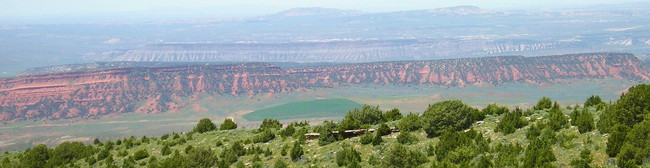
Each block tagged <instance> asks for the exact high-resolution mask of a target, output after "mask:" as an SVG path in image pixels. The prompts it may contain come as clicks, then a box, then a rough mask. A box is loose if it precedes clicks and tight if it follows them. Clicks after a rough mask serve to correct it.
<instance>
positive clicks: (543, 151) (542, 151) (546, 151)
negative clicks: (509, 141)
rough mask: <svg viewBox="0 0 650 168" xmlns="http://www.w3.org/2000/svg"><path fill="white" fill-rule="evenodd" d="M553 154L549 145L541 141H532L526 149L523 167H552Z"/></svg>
mask: <svg viewBox="0 0 650 168" xmlns="http://www.w3.org/2000/svg"><path fill="white" fill-rule="evenodd" d="M555 160H556V159H555V154H554V153H553V149H551V145H550V144H547V143H545V142H544V141H543V140H540V139H534V140H532V141H531V142H530V144H529V145H528V147H526V153H525V155H524V167H554V166H553V162H554V161H555Z"/></svg>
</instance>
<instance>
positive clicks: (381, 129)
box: [377, 124, 391, 136]
mask: <svg viewBox="0 0 650 168" xmlns="http://www.w3.org/2000/svg"><path fill="white" fill-rule="evenodd" d="M377 133H378V134H379V135H380V136H384V135H388V134H390V133H391V131H390V128H389V127H388V125H386V124H380V125H379V128H377Z"/></svg>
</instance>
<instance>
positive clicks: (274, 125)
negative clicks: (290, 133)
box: [259, 118, 282, 130]
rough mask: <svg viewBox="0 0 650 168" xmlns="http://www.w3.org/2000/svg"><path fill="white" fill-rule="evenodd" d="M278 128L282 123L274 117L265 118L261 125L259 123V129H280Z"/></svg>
mask: <svg viewBox="0 0 650 168" xmlns="http://www.w3.org/2000/svg"><path fill="white" fill-rule="evenodd" d="M280 128H282V124H280V121H278V120H276V119H270V118H265V119H264V121H262V125H260V128H259V130H264V129H280Z"/></svg>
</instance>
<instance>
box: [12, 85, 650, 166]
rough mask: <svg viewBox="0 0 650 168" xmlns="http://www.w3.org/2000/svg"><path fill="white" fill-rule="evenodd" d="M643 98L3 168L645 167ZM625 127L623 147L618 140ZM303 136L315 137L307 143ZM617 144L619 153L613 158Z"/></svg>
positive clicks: (222, 138)
mask: <svg viewBox="0 0 650 168" xmlns="http://www.w3.org/2000/svg"><path fill="white" fill-rule="evenodd" d="M649 90H650V85H639V86H636V87H633V88H630V91H629V92H628V93H627V94H625V95H623V96H621V99H620V100H619V101H617V102H614V103H613V104H609V103H605V102H602V101H601V100H600V98H598V97H591V98H589V99H588V101H587V102H586V103H585V106H587V107H581V106H566V107H563V106H561V105H559V104H558V103H557V102H555V103H552V101H551V100H550V99H542V100H540V101H539V102H538V103H537V104H536V105H535V106H534V107H533V108H530V109H519V108H516V109H508V108H506V107H500V106H494V105H490V106H488V107H486V108H484V109H483V110H478V109H475V108H472V107H470V106H468V105H465V104H464V103H462V102H460V101H442V102H438V103H435V104H432V105H430V106H429V108H427V110H425V111H424V112H423V113H422V115H418V114H408V115H405V116H403V117H401V119H400V117H388V116H389V113H385V112H383V111H381V110H379V109H378V108H374V107H371V106H364V107H363V108H360V109H358V110H353V111H351V112H350V113H348V114H347V115H346V117H345V118H344V119H343V120H342V121H341V122H339V123H334V122H324V123H323V124H321V125H312V126H309V125H304V123H295V122H294V123H289V124H285V127H281V125H280V124H279V122H278V121H277V120H265V121H264V122H263V123H262V126H260V128H258V129H250V128H248V129H242V128H238V129H229V130H227V129H225V127H221V130H219V129H216V128H217V127H216V125H219V124H218V123H217V124H214V125H213V123H212V122H211V121H209V120H207V122H204V121H202V122H201V123H202V124H200V125H199V126H197V128H195V129H194V131H192V130H187V131H188V132H186V133H170V134H166V135H163V136H161V137H150V138H147V137H142V138H135V137H130V138H124V139H117V140H110V141H105V142H100V141H99V140H96V141H95V142H94V143H93V144H91V145H83V144H81V143H64V144H61V145H59V146H56V147H53V148H48V147H45V146H36V147H34V148H32V149H28V150H26V151H22V152H11V153H9V152H6V153H4V154H2V155H1V156H0V167H25V166H27V167H30V165H36V166H34V167H38V166H43V167H204V166H205V167H283V166H282V165H285V167H286V166H288V167H338V166H341V165H347V167H392V166H397V167H456V166H458V167H616V166H619V167H636V166H641V167H648V166H650V163H649V161H648V159H647V158H648V154H647V153H644V152H643V151H647V150H648V149H650V146H648V145H647V144H648V143H647V142H648V136H650V129H647V128H650V120H647V118H650V117H647V116H650V114H649V113H648V111H649V110H648V108H650V106H649V105H648V104H647V103H648V102H650V101H649V100H650V99H648V98H650V96H648V94H650V92H648V91H649ZM621 109H623V110H621ZM391 112H392V113H391V114H395V113H394V112H395V110H391ZM397 112H398V111H397ZM398 113H399V112H398ZM628 113H630V114H634V113H637V114H636V115H626V114H628ZM400 115H404V114H400ZM639 116H645V117H641V118H639ZM624 121H625V122H624ZM206 125H207V126H206ZM613 125H616V126H613ZM626 125H630V126H629V128H627V130H626V131H625V132H624V133H623V138H624V139H622V140H617V139H616V137H620V136H619V135H621V132H619V131H618V130H619V127H627V126H626ZM612 126H613V127H612ZM388 127H393V128H397V129H399V131H398V132H392V133H391V131H390V130H388ZM199 128H201V129H199ZM347 128H352V129H359V128H374V129H376V130H377V131H376V133H368V134H363V135H361V136H351V137H347V136H336V135H334V133H333V132H332V131H339V132H340V131H342V130H345V129H347ZM199 130H200V131H199ZM386 131H387V132H386ZM199 132H202V133H199ZM308 132H310V133H319V134H320V137H319V138H318V139H311V140H307V139H306V138H305V136H304V135H305V133H308ZM605 132H607V133H605ZM625 134H627V136H625ZM612 138H614V139H612ZM617 141H618V142H620V143H621V145H622V146H623V147H622V148H621V149H620V150H616V151H615V152H616V153H619V154H618V155H616V153H614V154H613V155H612V153H611V151H612V150H610V148H614V146H615V145H616V144H615V142H617ZM610 156H611V157H610Z"/></svg>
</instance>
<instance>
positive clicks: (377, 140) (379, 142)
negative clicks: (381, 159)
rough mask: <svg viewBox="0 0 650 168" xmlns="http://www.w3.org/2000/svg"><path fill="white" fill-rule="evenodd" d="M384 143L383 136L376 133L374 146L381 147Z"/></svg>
mask: <svg viewBox="0 0 650 168" xmlns="http://www.w3.org/2000/svg"><path fill="white" fill-rule="evenodd" d="M382 142H384V140H383V139H381V135H379V133H375V137H374V138H372V145H373V146H377V145H380V144H381V143H382Z"/></svg>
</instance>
